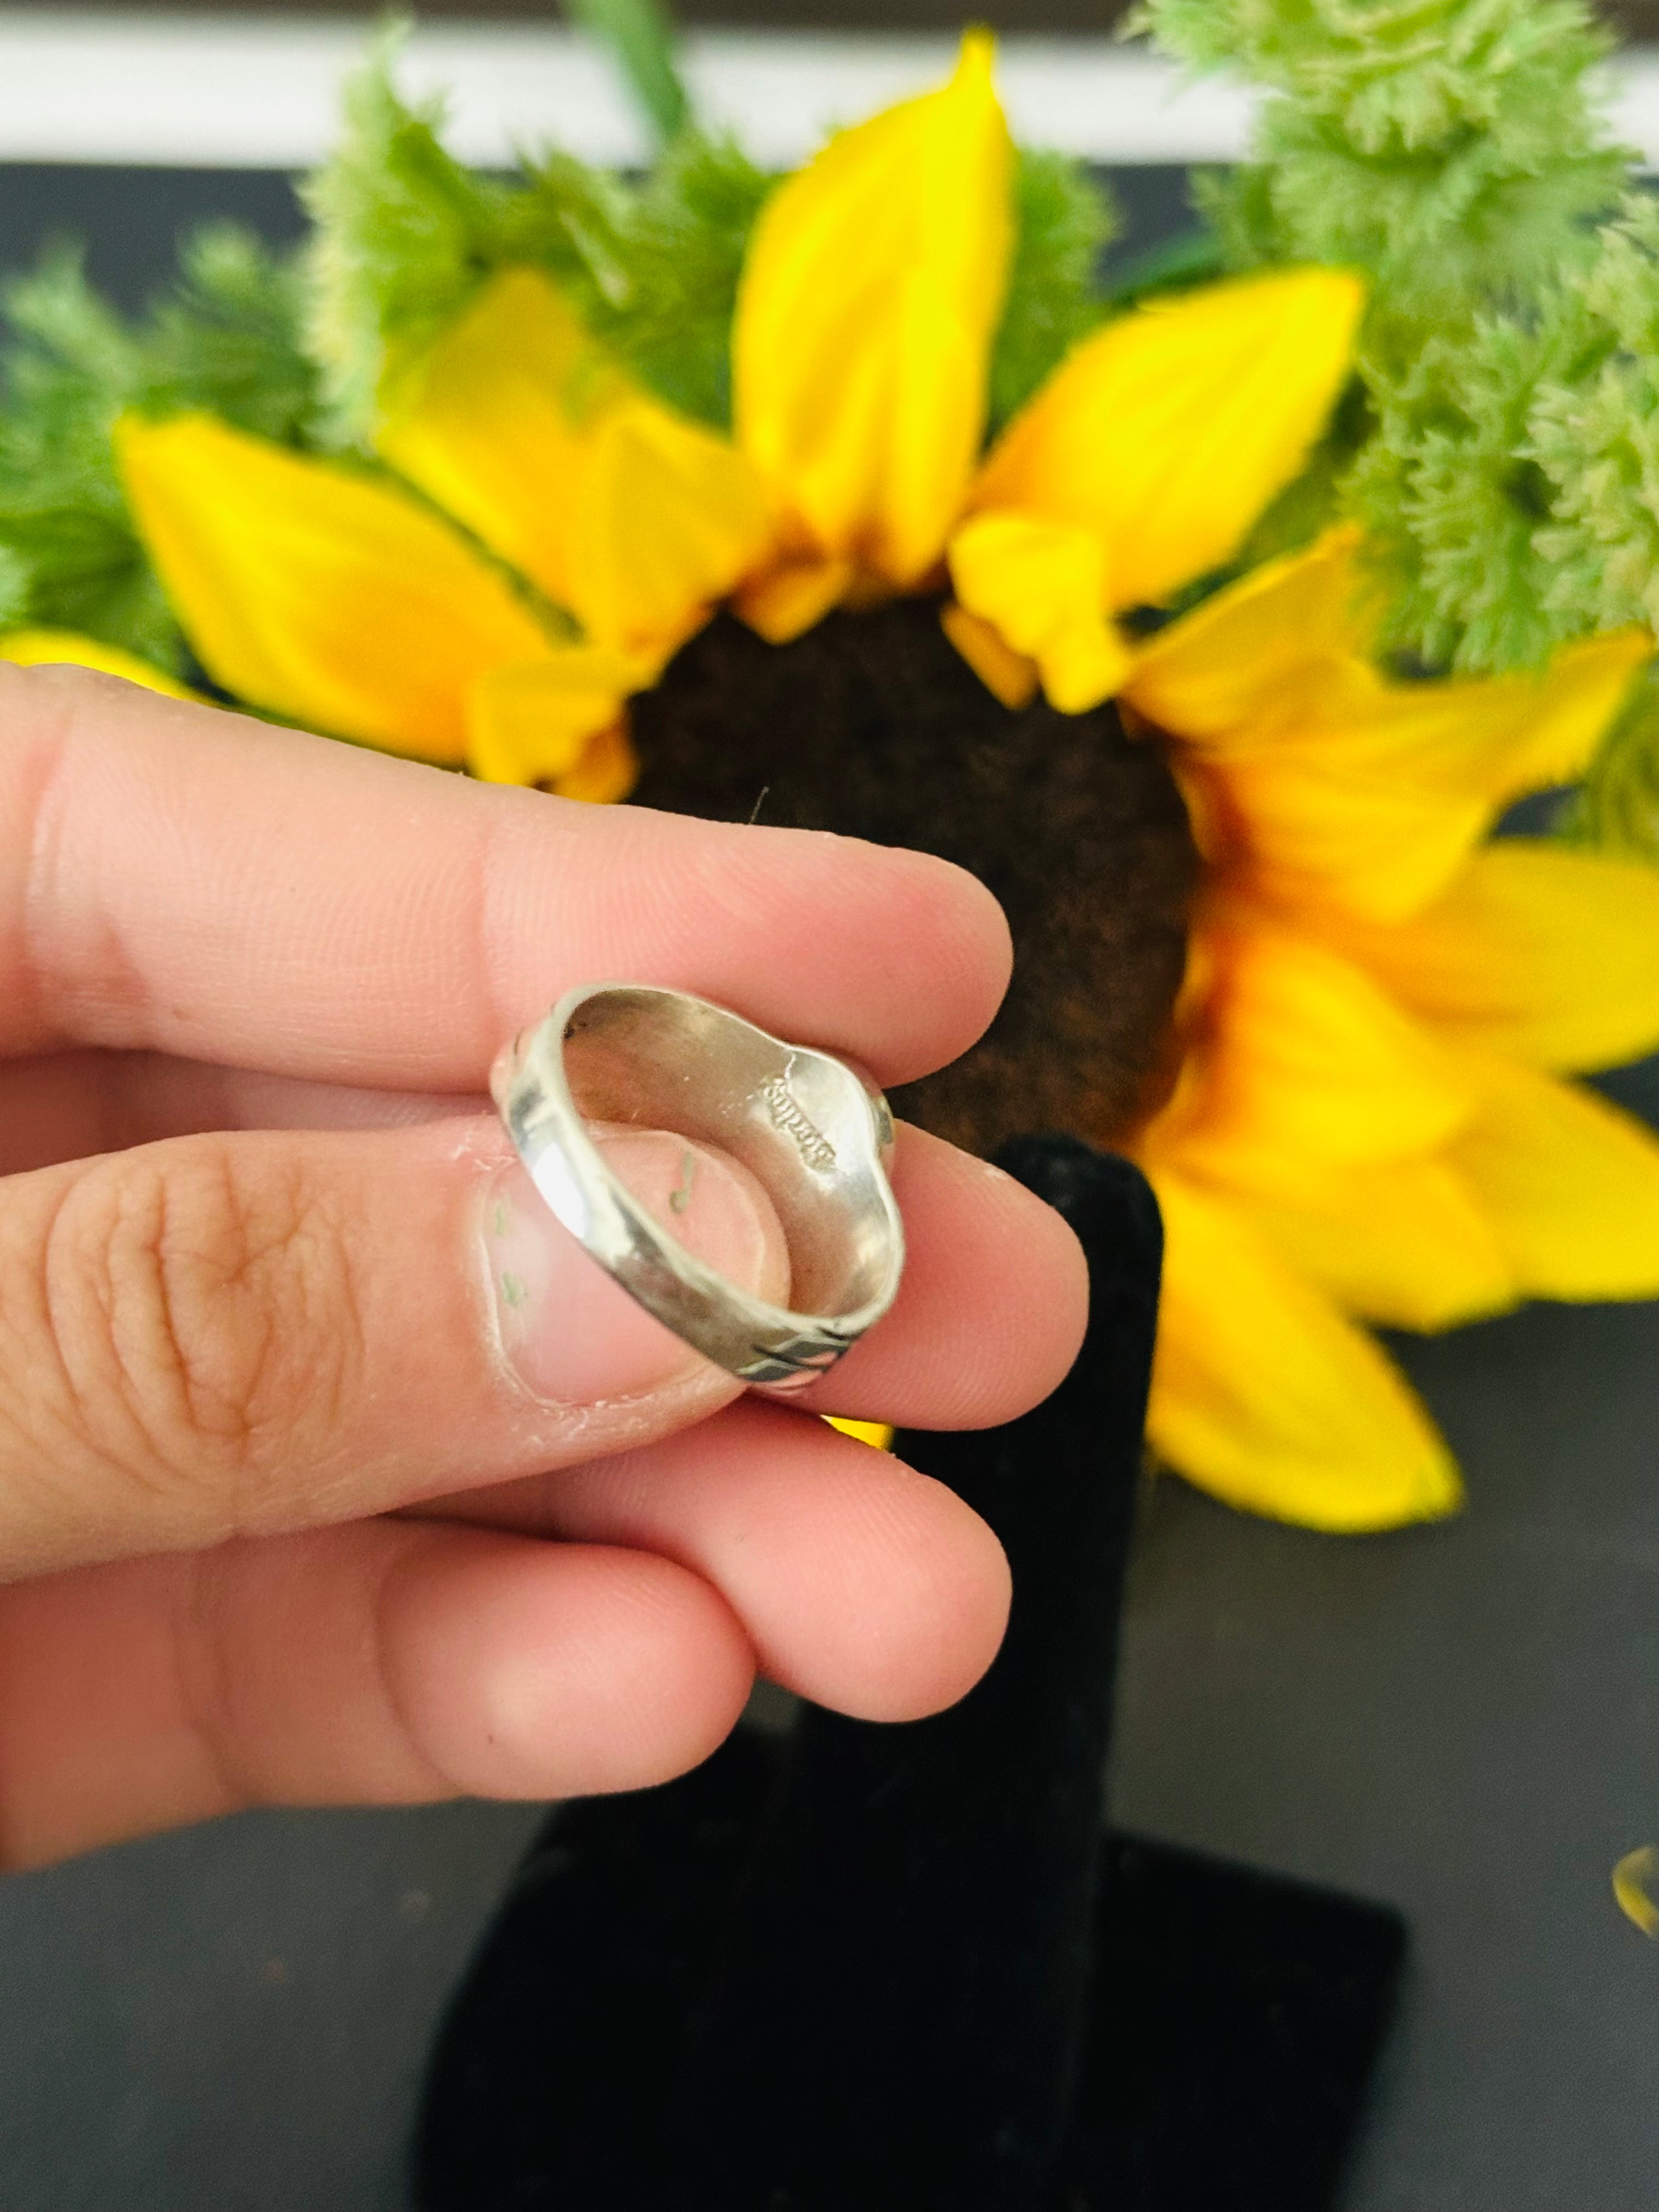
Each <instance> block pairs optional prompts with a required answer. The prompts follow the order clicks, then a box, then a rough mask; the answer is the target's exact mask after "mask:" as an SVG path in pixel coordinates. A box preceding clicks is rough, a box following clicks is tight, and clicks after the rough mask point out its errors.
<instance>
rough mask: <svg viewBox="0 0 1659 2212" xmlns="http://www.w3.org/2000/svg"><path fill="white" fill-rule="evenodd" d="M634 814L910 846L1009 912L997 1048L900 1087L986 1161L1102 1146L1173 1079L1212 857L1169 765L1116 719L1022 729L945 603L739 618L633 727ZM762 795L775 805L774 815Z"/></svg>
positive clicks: (684, 661)
mask: <svg viewBox="0 0 1659 2212" xmlns="http://www.w3.org/2000/svg"><path fill="white" fill-rule="evenodd" d="M630 715H631V721H632V727H633V732H634V741H635V746H636V748H637V750H638V752H639V756H640V761H641V769H642V773H641V778H640V782H639V786H638V788H637V789H636V790H635V793H634V798H635V802H636V803H637V804H639V805H644V806H658V807H664V808H666V809H668V810H669V811H672V812H675V813H680V814H696V815H701V816H703V817H707V818H709V819H714V820H723V821H738V822H742V821H746V820H748V819H749V818H750V815H751V814H752V813H754V812H755V811H756V808H757V802H758V804H759V815H760V819H761V820H763V821H764V822H767V823H774V824H781V825H783V826H786V827H789V828H796V829H835V830H839V831H842V832H843V833H846V834H850V835H853V836H860V837H868V838H872V839H873V840H874V841H875V842H877V843H878V844H883V845H908V846H913V847H917V848H921V850H923V851H926V852H930V853H937V854H941V855H942V856H943V857H944V858H945V859H946V860H954V861H957V863H958V864H959V865H960V866H963V867H964V868H969V869H971V871H972V872H973V873H974V874H975V875H976V876H977V877H978V878H980V880H981V882H982V883H983V884H986V885H987V887H988V888H989V889H990V890H991V891H993V892H994V895H995V896H996V897H997V898H998V899H999V900H1000V902H1001V904H1002V907H1003V908H1004V911H1005V912H1006V915H1007V916H1008V921H1009V925H1010V927H1011V928H1012V933H1013V939H1014V980H1013V984H1012V988H1011V989H1010V991H1009V994H1008V997H1007V999H1006V1001H1005V1003H1004V1005H1003V1006H1002V1009H1001V1011H1000V1013H999V1014H998V1016H997V1018H996V1020H995V1021H994V1024H992V1026H991V1029H990V1030H989V1032H988V1033H987V1036H985V1037H984V1038H983V1039H982V1040H981V1042H980V1043H979V1044H978V1045H977V1046H975V1048H974V1050H973V1051H971V1052H970V1053H969V1054H967V1055H966V1056H965V1058H963V1060H959V1061H957V1064H956V1065H955V1066H953V1067H950V1068H946V1069H945V1070H943V1071H942V1072H941V1073H939V1074H937V1075H933V1076H929V1077H928V1078H927V1079H926V1081H924V1082H921V1083H917V1084H912V1085H908V1087H907V1088H906V1089H905V1090H903V1091H900V1092H898V1093H896V1096H895V1101H894V1103H895V1104H896V1107H897V1108H898V1109H899V1111H900V1112H902V1114H904V1115H906V1116H907V1117H908V1119H910V1120H911V1121H919V1122H921V1124H922V1126H923V1127H926V1128H930V1129H933V1130H934V1131H936V1132H937V1133H939V1135H941V1136H945V1137H949V1138H950V1139H952V1141H953V1142H955V1143H957V1144H960V1145H963V1146H967V1147H969V1149H970V1150H972V1151H974V1152H981V1153H983V1152H991V1151H993V1150H994V1148H995V1147H996V1146H997V1145H999V1144H1000V1142H1001V1141H1002V1140H1003V1139H1004V1138H1006V1137H1009V1136H1012V1135H1015V1134H1017V1133H1019V1132H1020V1131H1023V1130H1030V1129H1071V1130H1073V1131H1075V1132H1076V1133H1079V1135H1083V1136H1087V1137H1091V1138H1093V1139H1097V1140H1107V1139H1111V1138H1112V1137H1113V1136H1115V1135H1117V1134H1121V1132H1122V1131H1123V1130H1124V1129H1125V1128H1126V1127H1128V1126H1129V1125H1130V1124H1132V1123H1133V1121H1134V1120H1135V1119H1136V1118H1137V1116H1138V1115H1139V1114H1140V1113H1141V1112H1143V1111H1144V1110H1145V1109H1146V1106H1147V1104H1148V1103H1150V1101H1151V1099H1152V1095H1153V1094H1154V1093H1155V1091H1156V1090H1157V1089H1158V1085H1159V1084H1160V1080H1161V1078H1162V1076H1163V1074H1164V1068H1165V1062H1166V1060H1167V1051H1166V1038H1167V1034H1168V1028H1169V1020H1170V1010H1171V1007H1172V1006H1173V1004H1174V1001H1175V995H1176V990H1177V988H1178V987H1179V985H1180V981H1181V973H1182V960H1183V957H1184V953H1185V946H1186V921H1187V914H1188V905H1189V902H1190V900H1191V896H1192V892H1193V888H1194V883H1195V881H1196V878H1197V872H1198V860H1197V856H1196V854H1195V853H1194V848H1193V842H1192V836H1191V833H1190V831H1189V829H1188V823H1187V816H1186V811H1185V809H1184V808H1183V806H1182V800H1181V796H1180V793H1178V792H1177V790H1176V785H1175V781H1174V779H1173V778H1172V777H1171V775H1170V771H1169V769H1168V767H1167V765H1166V764H1165V763H1164V758H1163V757H1162V755H1161V753H1160V752H1159V751H1158V749H1157V748H1156V747H1155V746H1153V745H1151V744H1144V743H1137V742H1135V741H1133V740H1132V739H1130V738H1128V737H1127V736H1126V735H1125V734H1124V730H1123V726H1122V724H1121V721H1120V720H1119V719H1118V716H1117V714H1116V711H1115V709H1114V708H1111V707H1102V708H1097V709H1095V711H1094V712H1093V713H1091V714H1056V713H1055V712H1054V710H1053V708H1049V707H1048V706H1046V705H1044V704H1042V702H1037V703H1036V704H1034V705H1032V706H1030V707H1026V708H1022V709H1020V710H1019V711H1018V712H1011V711H1010V710H1009V709H1008V708H1006V707H1004V706H1002V705H1001V704H1000V702H998V701H997V700H995V699H994V698H993V697H992V696H991V695H990V693H989V692H988V691H987V690H986V689H985V687H984V685H983V684H981V682H980V681H979V679H978V678H977V677H976V676H975V675H974V674H973V672H972V671H970V670H969V668H968V667H967V666H966V665H964V663H963V661H962V659H960V658H959V656H958V655H957V653H956V651H955V649H954V648H953V647H951V644H950V642H949V641H948V640H947V639H946V638H945V635H944V633H943V632H942V630H941V629H940V628H939V608H938V605H937V603H936V602H934V601H933V600H921V599H902V600H898V601H896V602H894V603H893V604H892V605H888V606H884V607H880V608H878V609H875V610H873V611H869V612H866V613H860V614H835V615H831V616H830V617H829V618H828V620H826V621H824V622H822V623H819V624H818V625H817V628H816V629H811V630H809V631H808V632H807V633H806V635H805V636H804V637H801V638H799V639H798V640H796V641H795V642H794V643H793V644H792V645H787V646H771V645H767V644H765V643H764V642H763V641H762V640H761V639H759V638H757V636H756V635H754V633H753V632H752V631H750V630H749V629H745V628H744V626H743V624H742V623H738V622H736V621H734V620H733V619H732V617H730V616H727V615H721V616H720V617H717V618H716V619H715V620H714V622H713V623H710V624H709V625H708V628H707V629H704V630H702V631H701V632H700V633H699V634H698V635H697V636H696V637H695V638H693V639H692V640H691V641H690V643H689V644H688V645H686V646H685V647H683V648H682V650H681V651H680V652H679V653H678V655H677V656H676V657H675V659H674V660H673V661H672V662H671V664H670V665H669V667H668V669H667V670H666V671H665V674H664V676H663V678H662V681H661V683H660V684H659V685H658V687H657V689H656V690H653V691H651V692H649V693H647V694H646V695H644V696H641V697H640V698H638V699H636V700H635V701H634V702H633V704H632V707H631V708H630ZM763 794H764V796H763Z"/></svg>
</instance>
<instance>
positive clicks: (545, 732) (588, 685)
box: [467, 646, 659, 787]
mask: <svg viewBox="0 0 1659 2212" xmlns="http://www.w3.org/2000/svg"><path fill="white" fill-rule="evenodd" d="M658 673H659V663H657V662H655V661H653V660H651V659H642V658H641V657H640V656H638V655H633V654H629V653H618V652H617V651H615V650H614V648H612V647H608V646H569V647H566V648H565V649H564V650H563V651H562V652H559V651H555V652H550V653H544V654H543V655H542V657H541V658H540V659H536V660H526V661H518V662H514V663H513V664H512V665H509V666H506V667H502V668H496V669H492V670H491V671H489V674H488V675H486V676H484V677H482V678H480V679H479V681H478V682H477V684H474V686H473V688H472V694H471V699H470V700H469V702H468V727H469V732H470V743H469V744H468V747H467V766H468V767H469V768H470V769H471V770H472V773H473V774H474V775H477V776H482V777H483V779H484V781H486V782H488V783H550V784H553V785H554V786H555V787H556V786H557V785H558V782H559V780H560V778H561V777H563V776H567V775H573V774H574V773H575V772H576V771H577V769H579V768H580V765H581V763H582V762H583V759H584V757H585V755H586V750H587V746H588V743H589V740H590V739H592V738H596V737H598V736H599V734H600V733H601V732H603V731H605V730H608V729H611V728H613V727H614V726H616V725H617V723H618V722H619V721H620V720H621V718H622V713H623V704H624V702H626V700H627V699H628V697H629V694H630V693H632V692H635V691H642V690H645V689H646V687H647V685H648V684H652V683H653V682H654V681H655V679H656V677H657V675H658Z"/></svg>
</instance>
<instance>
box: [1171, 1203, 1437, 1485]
mask: <svg viewBox="0 0 1659 2212" xmlns="http://www.w3.org/2000/svg"><path fill="white" fill-rule="evenodd" d="M1153 1183H1154V1186H1155V1188H1156V1189H1157V1192H1158V1204H1159V1206H1160V1207H1161V1208H1162V1210H1163V1213H1164V1240H1165V1241H1164V1295H1163V1303H1162V1306H1161V1308H1160V1312H1159V1322H1158V1352H1157V1357H1156V1359H1155V1361H1154V1364H1153V1370H1152V1406H1151V1409H1150V1412H1149V1413H1148V1416H1147V1434H1148V1436H1149V1437H1150V1439H1151V1441H1152V1445H1153V1447H1154V1449H1156V1450H1157V1451H1158V1454H1159V1455H1161V1456H1162V1457H1163V1458H1164V1459H1165V1460H1167V1461H1168V1462H1169V1463H1170V1466H1171V1467H1173V1468H1176V1470H1177V1472H1178V1473H1180V1474H1183V1475H1185V1476H1186V1477H1187V1479H1188V1481H1190V1482H1194V1483H1196V1484H1198V1486H1200V1488H1201V1489H1204V1490H1207V1491H1209V1492H1212V1494H1213V1495H1214V1496H1215V1497H1217V1498H1223V1499H1225V1501H1226V1503H1227V1504H1230V1505H1237V1506H1243V1508H1244V1509H1245V1510H1247V1511H1249V1512H1253V1513H1264V1514H1267V1515H1270V1516H1273V1518H1274V1519H1275V1520H1280V1521H1295V1522H1301V1523H1302V1524H1303V1525H1304V1526H1305V1527H1307V1528H1331V1529H1361V1528H1395V1527H1398V1526H1400V1525H1401V1523H1402V1522H1409V1521H1426V1520H1433V1519H1435V1518H1437V1517H1438V1516H1441V1515H1443V1514H1446V1513H1450V1512H1453V1511H1455V1509H1456V1507H1457V1504H1458V1503H1459V1499H1460V1495H1461V1492H1460V1488H1459V1484H1458V1480H1457V1470H1456V1468H1455V1464H1454V1463H1453V1461H1452V1458H1451V1455H1450V1454H1449V1452H1448V1451H1447V1449H1446V1447H1445V1444H1444V1443H1443V1441H1442V1439H1441V1438H1440V1437H1439V1436H1438V1434H1437V1432H1436V1431H1435V1428H1434V1426H1433V1425H1432V1423H1431V1421H1430V1419H1429V1418H1428V1416H1427V1414H1426V1413H1425V1412H1424V1410H1423V1407H1422V1406H1421V1405H1420V1404H1419V1401H1418V1400H1417V1398H1416V1397H1415V1395H1413V1392H1412V1391H1411V1390H1410V1389H1409V1388H1408V1387H1407V1384H1406V1383H1405V1382H1404V1380H1403V1379H1402V1377H1401V1376H1400V1375H1399V1374H1398V1372H1397V1371H1396V1370H1395V1368H1394V1367H1393V1366H1392V1365H1391V1364H1389V1361H1388V1360H1387V1359H1386V1358H1384V1356H1383V1352H1381V1351H1380V1350H1379V1349H1378V1347H1377V1346H1376V1345H1375V1344H1374V1343H1373V1342H1372V1341H1371V1340H1370V1338H1369V1337H1368V1336H1366V1335H1364V1334H1363V1333H1362V1332H1361V1331H1360V1330H1359V1329H1358V1328H1355V1327H1354V1326H1353V1324H1352V1322H1346V1321H1344V1320H1343V1319H1342V1317H1341V1316H1340V1314H1338V1313H1337V1311H1336V1310H1335V1309H1334V1307H1333V1306H1332V1305H1331V1304H1330V1303H1329V1301H1328V1299H1326V1298H1324V1297H1321V1296H1320V1294H1319V1292H1318V1291H1316V1290H1315V1289H1313V1288H1312V1287H1311V1286H1310V1285H1309V1284H1307V1283H1306V1282H1304V1281H1303V1280H1302V1279H1300V1278H1298V1277H1297V1275H1296V1274H1295V1273H1293V1272H1292V1271H1291V1268H1290V1267H1287V1266H1286V1265H1285V1263H1284V1262H1283V1261H1280V1260H1279V1259H1278V1258H1277V1257H1276V1256H1275V1255H1274V1254H1273V1250H1272V1249H1271V1248H1270V1247H1269V1246H1268V1244H1267V1242H1266V1240H1265V1239H1264V1238H1262V1237H1261V1236H1259V1235H1258V1234H1257V1233H1256V1232H1255V1231H1253V1230H1252V1229H1251V1228H1250V1226H1249V1224H1248V1223H1246V1222H1244V1221H1243V1220H1241V1219H1240V1218H1237V1215H1236V1214H1235V1213H1234V1212H1231V1210H1230V1209H1229V1207H1228V1206H1226V1204H1225V1201H1223V1200H1218V1199H1217V1198H1215V1197H1214V1196H1212V1195H1211V1194H1207V1193H1205V1192H1203V1191H1200V1190H1198V1189H1195V1188H1193V1187H1192V1186H1190V1185H1188V1183H1187V1182H1185V1181H1184V1180H1183V1179H1182V1178H1181V1177H1180V1176H1171V1175H1170V1174H1168V1173H1155V1174H1154V1176H1153Z"/></svg>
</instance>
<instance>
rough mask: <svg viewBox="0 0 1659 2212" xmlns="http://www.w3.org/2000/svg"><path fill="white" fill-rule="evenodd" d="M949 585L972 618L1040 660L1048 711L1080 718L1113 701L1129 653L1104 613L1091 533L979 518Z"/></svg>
mask: <svg viewBox="0 0 1659 2212" xmlns="http://www.w3.org/2000/svg"><path fill="white" fill-rule="evenodd" d="M951 582H952V583H953V584H954V585H955V586H956V589H957V599H959V600H960V601H961V603H962V605H963V606H964V607H965V608H966V609H967V610H968V611H969V613H970V614H973V615H977V616H978V617H979V618H980V619H981V622H985V623H989V624H990V625H991V627H992V628H993V629H994V630H995V631H996V632H997V633H998V635H1000V637H1001V639H1002V641H1003V642H1004V644H1005V645H1006V647H1009V648H1011V650H1012V652H1014V653H1022V654H1024V655H1025V656H1026V657H1027V658H1029V659H1031V660H1033V661H1035V662H1036V666H1037V671H1038V673H1039V674H1040V675H1041V677H1042V688H1043V690H1044V691H1045V692H1046V693H1047V694H1048V701H1049V703H1050V704H1051V705H1052V706H1054V707H1057V708H1059V709H1060V712H1061V713H1062V714H1083V713H1085V711H1086V710H1087V709H1088V708H1091V707H1097V706H1098V705H1099V704H1100V702H1101V701H1102V700H1103V699H1109V698H1110V696H1111V695H1112V694H1113V692H1114V691H1115V690H1117V688H1118V686H1119V685H1120V684H1121V683H1122V681H1123V678H1124V677H1125V675H1126V674H1127V671H1128V668H1129V652H1128V647H1127V646H1126V645H1125V643H1124V641H1123V640H1122V639H1121V637H1120V636H1119V635H1118V632H1117V629H1116V627H1115V624H1113V623H1110V622H1109V621H1108V620H1107V619H1106V617H1105V616H1104V615H1103V613H1102V612H1101V608H1102V605H1103V603H1104V599H1105V592H1104V589H1103V576H1102V563H1101V553H1100V547H1099V545H1098V544H1097V541H1096V540H1095V539H1094V538H1091V536H1090V534H1089V532H1087V531H1086V530H1078V529H1074V528H1073V527H1072V526H1070V525H1069V524H1066V523H1054V522H1045V521H1042V520H1040V519H1038V518H1036V517H1035V516H1031V515H1024V514H1014V513H983V514H976V515H975V516H974V518H973V520H971V521H969V522H968V523H967V524H965V525H964V526H963V528H962V529H960V530H959V531H957V533H956V535H955V536H954V537H953V538H952V539H951Z"/></svg>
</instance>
